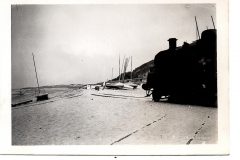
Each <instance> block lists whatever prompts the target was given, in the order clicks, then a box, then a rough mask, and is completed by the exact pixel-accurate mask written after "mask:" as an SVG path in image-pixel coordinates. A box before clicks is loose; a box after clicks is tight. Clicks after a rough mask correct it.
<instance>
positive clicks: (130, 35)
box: [9, 2, 228, 154]
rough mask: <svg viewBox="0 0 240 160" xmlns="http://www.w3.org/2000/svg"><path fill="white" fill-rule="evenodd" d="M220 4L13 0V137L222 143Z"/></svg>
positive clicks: (28, 141)
mask: <svg viewBox="0 0 240 160" xmlns="http://www.w3.org/2000/svg"><path fill="white" fill-rule="evenodd" d="M217 6H218V5H217V3H211V2H209V3H119V4H118V3H93V4H91V3H83V4H24V3H23V4H11V53H10V54H11V62H10V65H11V71H10V74H11V82H9V83H10V87H11V91H10V92H11V102H10V105H11V106H9V107H10V108H11V109H10V117H11V122H10V123H11V124H10V126H11V127H10V130H11V142H10V143H11V144H10V145H11V146H13V147H21V146H23V147H24V146H25V147H26V146H27V147H34V146H42V147H44V146H53V147H54V146H62V147H64V146H69V145H70V146H76V147H77V146H92V145H94V146H109V147H115V146H119V147H125V146H169V145H170V146H185V147H191V146H193V147H194V146H200V147H202V148H204V147H205V146H206V148H207V147H209V146H215V145H219V144H220V143H221V144H225V141H226V140H227V139H228V137H225V136H226V135H227V133H228V132H227V130H228V126H227V127H225V126H224V127H225V128H224V127H222V125H225V123H224V124H223V123H222V122H223V121H224V122H226V123H227V120H226V119H227V115H225V116H226V117H224V116H223V115H224V113H222V111H226V110H228V106H227V105H226V104H227V103H225V101H224V100H223V99H224V98H226V97H224V96H223V95H224V94H222V90H224V86H223V85H222V80H221V79H220V76H222V74H221V71H220V68H221V66H220V63H219V60H222V58H221V57H222V55H224V56H228V53H227V52H226V53H225V52H224V51H226V50H225V49H221V47H224V45H222V42H224V40H222V39H221V43H220V42H219V35H220V37H221V34H222V33H220V31H221V32H222V31H223V29H222V28H223V26H221V24H219V21H218V20H219V17H218V15H219V14H218V13H219V10H217ZM219 28H220V29H219ZM226 42H227V41H226ZM219 52H221V54H220V53H219ZM223 52H224V53H223ZM222 64H224V63H222ZM222 68H224V66H222ZM224 69H226V68H224ZM223 84H224V83H223ZM224 129H226V130H225V131H226V133H225V132H224ZM225 147H226V146H225ZM217 148H218V147H216V149H217ZM226 148H227V147H226ZM212 150H213V149H212ZM209 151H210V154H211V153H219V154H221V153H222V154H226V153H228V151H227V150H225V148H224V147H223V149H222V150H220V151H216V152H214V150H213V151H211V149H210V150H209ZM121 153H122V152H121ZM134 153H135V152H134ZM150 153H151V152H150ZM167 153H170V152H167ZM177 153H179V152H174V151H172V152H171V154H177ZM183 153H185V152H183ZM198 153H201V152H198ZM107 154H108V153H107ZM156 154H157V153H156ZM192 154H194V153H192ZM201 154H207V152H203V153H201Z"/></svg>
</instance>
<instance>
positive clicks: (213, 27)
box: [211, 16, 215, 29]
mask: <svg viewBox="0 0 240 160" xmlns="http://www.w3.org/2000/svg"><path fill="white" fill-rule="evenodd" d="M211 19H212V23H213V28H214V29H215V24H214V21H213V17H212V16H211Z"/></svg>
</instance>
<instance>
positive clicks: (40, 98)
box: [32, 53, 48, 101]
mask: <svg viewBox="0 0 240 160" xmlns="http://www.w3.org/2000/svg"><path fill="white" fill-rule="evenodd" d="M32 56H33V64H34V68H35V73H36V79H37V85H38V94H37V96H36V97H37V101H43V100H48V93H43V94H41V93H40V87H39V83H38V75H37V69H36V64H35V59H34V54H33V53H32Z"/></svg>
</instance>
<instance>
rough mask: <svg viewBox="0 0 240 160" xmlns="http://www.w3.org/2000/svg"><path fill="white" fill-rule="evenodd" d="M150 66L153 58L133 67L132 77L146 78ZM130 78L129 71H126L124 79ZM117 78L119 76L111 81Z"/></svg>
mask: <svg viewBox="0 0 240 160" xmlns="http://www.w3.org/2000/svg"><path fill="white" fill-rule="evenodd" d="M152 66H153V60H151V61H149V62H146V63H144V64H142V65H141V66H139V67H137V68H135V69H134V70H133V73H132V76H133V78H142V79H146V78H147V74H148V72H149V70H150V67H152ZM130 78H131V72H126V73H125V78H124V79H130ZM118 79H119V76H118V77H116V78H114V79H113V81H115V80H118Z"/></svg>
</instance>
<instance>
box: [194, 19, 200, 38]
mask: <svg viewBox="0 0 240 160" xmlns="http://www.w3.org/2000/svg"><path fill="white" fill-rule="evenodd" d="M195 22H196V28H197V35H198V39H200V34H199V30H198V24H197V18H196V16H195Z"/></svg>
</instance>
